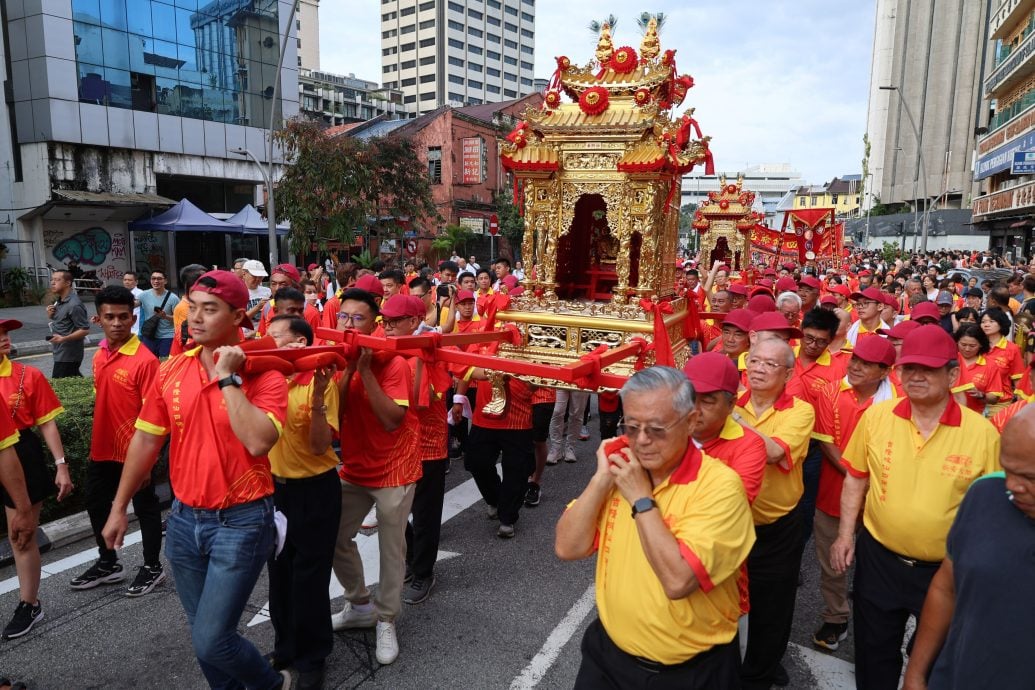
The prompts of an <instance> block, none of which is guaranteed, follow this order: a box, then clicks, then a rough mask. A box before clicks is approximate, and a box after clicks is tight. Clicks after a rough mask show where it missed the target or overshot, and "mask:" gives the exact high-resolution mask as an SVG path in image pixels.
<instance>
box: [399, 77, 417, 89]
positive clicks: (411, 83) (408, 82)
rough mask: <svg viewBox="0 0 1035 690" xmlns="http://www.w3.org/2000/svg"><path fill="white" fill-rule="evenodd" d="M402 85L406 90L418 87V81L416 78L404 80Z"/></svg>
mask: <svg viewBox="0 0 1035 690" xmlns="http://www.w3.org/2000/svg"><path fill="white" fill-rule="evenodd" d="M402 85H403V87H404V88H405V87H407V86H416V85H417V79H416V78H415V77H410V78H409V79H403V80H402Z"/></svg>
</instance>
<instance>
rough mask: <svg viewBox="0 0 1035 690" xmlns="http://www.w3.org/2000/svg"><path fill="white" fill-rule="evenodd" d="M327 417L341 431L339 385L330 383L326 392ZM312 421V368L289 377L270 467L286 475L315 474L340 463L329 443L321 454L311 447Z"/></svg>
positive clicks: (286, 476) (295, 477) (279, 474)
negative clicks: (281, 423) (313, 450)
mask: <svg viewBox="0 0 1035 690" xmlns="http://www.w3.org/2000/svg"><path fill="white" fill-rule="evenodd" d="M323 404H324V405H326V406H327V409H326V411H324V413H323V414H324V417H325V418H326V419H327V426H329V427H330V428H331V429H332V430H333V432H334V433H337V432H338V418H339V414H338V386H337V385H335V383H334V382H333V381H331V382H330V383H328V384H327V388H326V389H325V390H324V394H323ZM312 422H313V372H311V371H307V372H301V373H298V374H294V375H293V376H291V377H289V378H288V379H287V416H286V417H285V420H284V431H283V432H282V433H281V434H280V440H278V441H277V443H276V445H274V446H273V448H271V449H270V469H271V470H272V471H273V474H274V476H277V477H284V478H285V479H302V478H304V477H316V476H318V475H321V474H323V473H324V472H327V471H328V470H332V469H334V468H335V467H337V466H338V455H337V454H336V453H335V452H334V449H333V448H331V447H330V444H328V446H327V449H326V450H325V451H324V452H323V453H320V454H319V455H314V454H313V453H312V451H310V450H309V428H310V427H311V426H312Z"/></svg>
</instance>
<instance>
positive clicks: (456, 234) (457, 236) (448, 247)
mask: <svg viewBox="0 0 1035 690" xmlns="http://www.w3.org/2000/svg"><path fill="white" fill-rule="evenodd" d="M472 239H474V233H473V232H471V231H470V230H468V229H467V228H465V227H464V226H462V225H447V226H446V227H445V229H444V230H443V232H442V235H440V236H439V237H437V238H436V239H435V240H434V241H433V242H432V243H431V248H432V249H434V250H435V251H439V252H452V253H453V254H459V255H460V256H467V243H468V242H470V241H471V240H472ZM457 250H460V251H457Z"/></svg>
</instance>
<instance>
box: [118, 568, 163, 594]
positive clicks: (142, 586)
mask: <svg viewBox="0 0 1035 690" xmlns="http://www.w3.org/2000/svg"><path fill="white" fill-rule="evenodd" d="M164 581H165V571H164V570H163V569H162V564H161V563H159V564H158V565H142V566H140V569H139V570H137V576H136V577H135V578H133V584H131V585H130V586H129V589H127V590H126V596H127V597H142V596H144V595H145V594H148V593H150V591H151V590H152V589H154V588H155V587H157V586H158V585H160V584H162V582H164Z"/></svg>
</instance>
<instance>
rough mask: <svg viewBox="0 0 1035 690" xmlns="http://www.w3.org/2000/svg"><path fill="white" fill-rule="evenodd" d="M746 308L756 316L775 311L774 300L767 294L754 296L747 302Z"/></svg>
mask: <svg viewBox="0 0 1035 690" xmlns="http://www.w3.org/2000/svg"><path fill="white" fill-rule="evenodd" d="M746 307H747V308H748V309H750V310H751V311H753V312H755V313H756V314H761V313H762V312H764V311H776V300H774V299H773V296H772V295H770V294H769V293H765V294H761V295H755V296H754V297H752V298H751V299H749V300H748V301H747V305H746Z"/></svg>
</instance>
